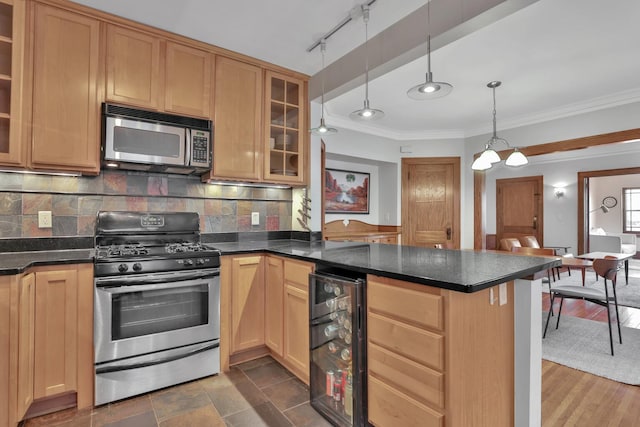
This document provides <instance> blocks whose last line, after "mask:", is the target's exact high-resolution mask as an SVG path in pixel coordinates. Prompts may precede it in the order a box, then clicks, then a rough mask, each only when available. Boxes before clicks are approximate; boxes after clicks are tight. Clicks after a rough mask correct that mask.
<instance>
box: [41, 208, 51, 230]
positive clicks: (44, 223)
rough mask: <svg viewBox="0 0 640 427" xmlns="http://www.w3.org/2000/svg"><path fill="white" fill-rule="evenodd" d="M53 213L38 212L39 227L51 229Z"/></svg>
mask: <svg viewBox="0 0 640 427" xmlns="http://www.w3.org/2000/svg"><path fill="white" fill-rule="evenodd" d="M51 223H52V221H51V211H38V227H39V228H51Z"/></svg>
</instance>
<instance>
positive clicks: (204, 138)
mask: <svg viewBox="0 0 640 427" xmlns="http://www.w3.org/2000/svg"><path fill="white" fill-rule="evenodd" d="M210 155H211V147H210V146H209V133H207V132H203V131H197V130H192V131H191V165H192V166H204V167H209V166H210V165H211V163H210V161H209V158H210V157H209V156H210Z"/></svg>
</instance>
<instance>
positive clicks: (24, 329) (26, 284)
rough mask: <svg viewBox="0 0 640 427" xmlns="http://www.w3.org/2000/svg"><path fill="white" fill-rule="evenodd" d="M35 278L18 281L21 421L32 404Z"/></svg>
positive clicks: (18, 410) (19, 411) (19, 415)
mask: <svg viewBox="0 0 640 427" xmlns="http://www.w3.org/2000/svg"><path fill="white" fill-rule="evenodd" d="M35 291H36V277H35V274H33V273H30V274H27V275H26V276H24V277H22V278H21V279H20V309H19V312H20V314H19V319H20V320H19V324H18V399H17V400H18V409H17V418H18V419H22V418H23V417H24V414H25V413H26V412H27V409H29V406H30V405H31V403H32V402H33V369H34V363H35V350H34V344H35V341H34V340H35V309H36V307H35V304H36V293H35Z"/></svg>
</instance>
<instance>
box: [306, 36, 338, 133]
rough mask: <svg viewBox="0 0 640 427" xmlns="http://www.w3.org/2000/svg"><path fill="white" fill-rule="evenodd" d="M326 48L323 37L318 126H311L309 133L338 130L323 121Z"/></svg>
mask: <svg viewBox="0 0 640 427" xmlns="http://www.w3.org/2000/svg"><path fill="white" fill-rule="evenodd" d="M326 50H327V43H326V41H325V40H324V39H323V40H321V41H320V52H322V98H321V99H322V101H321V113H320V126H318V127H317V128H312V129H311V133H312V134H314V135H319V136H322V135H328V134H332V133H337V132H338V130H337V129H335V128H332V127H330V126H327V125H326V124H325V122H324V73H325V69H324V52H325V51H326Z"/></svg>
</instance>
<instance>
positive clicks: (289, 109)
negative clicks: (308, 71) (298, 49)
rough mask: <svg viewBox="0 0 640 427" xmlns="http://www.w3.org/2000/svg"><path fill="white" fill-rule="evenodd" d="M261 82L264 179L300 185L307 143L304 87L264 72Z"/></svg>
mask: <svg viewBox="0 0 640 427" xmlns="http://www.w3.org/2000/svg"><path fill="white" fill-rule="evenodd" d="M265 81H266V85H265V87H266V90H265V133H264V134H265V138H266V141H265V144H264V150H265V156H264V178H265V180H267V181H277V182H280V181H282V182H289V183H294V184H296V183H302V182H304V179H305V170H304V166H305V155H306V145H307V144H306V141H307V140H308V135H307V133H308V131H307V128H306V127H307V126H306V113H305V112H306V108H305V101H306V84H305V82H304V81H302V80H300V79H294V78H292V77H288V76H285V75H282V74H278V73H274V72H271V71H267V72H266V75H265Z"/></svg>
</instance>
